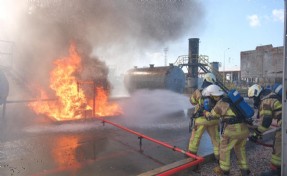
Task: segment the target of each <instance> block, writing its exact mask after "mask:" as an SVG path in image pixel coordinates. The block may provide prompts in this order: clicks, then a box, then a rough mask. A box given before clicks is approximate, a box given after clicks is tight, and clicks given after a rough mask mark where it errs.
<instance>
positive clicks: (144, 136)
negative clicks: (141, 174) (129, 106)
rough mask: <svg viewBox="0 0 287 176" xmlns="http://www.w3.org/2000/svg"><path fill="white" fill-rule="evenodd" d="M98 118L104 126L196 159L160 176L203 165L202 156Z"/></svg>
mask: <svg viewBox="0 0 287 176" xmlns="http://www.w3.org/2000/svg"><path fill="white" fill-rule="evenodd" d="M96 118H97V119H99V120H101V121H102V123H103V124H104V123H108V124H111V125H113V126H115V127H117V128H120V129H122V130H124V131H127V132H129V133H132V134H135V135H137V136H138V138H139V139H140V140H141V139H142V138H144V139H147V140H149V141H151V142H154V143H156V144H159V145H162V146H164V147H166V148H169V149H172V150H173V151H176V152H179V153H183V154H185V155H186V156H189V157H191V158H193V159H195V160H194V161H191V162H189V163H186V164H184V165H181V166H178V167H176V168H173V169H170V170H167V171H163V172H162V173H159V174H158V175H159V176H168V175H172V174H175V173H177V172H179V171H181V170H184V169H187V168H189V167H191V166H195V165H198V164H199V163H202V162H203V161H204V158H203V157H200V156H197V155H195V154H192V153H190V152H187V151H185V150H183V149H180V148H178V147H176V146H172V145H170V144H168V143H165V142H162V141H159V140H157V139H154V138H151V137H149V136H146V135H143V134H141V133H139V132H136V131H133V130H131V129H129V128H127V127H124V126H121V125H119V124H116V123H114V122H111V121H108V120H106V119H104V118H102V117H96Z"/></svg>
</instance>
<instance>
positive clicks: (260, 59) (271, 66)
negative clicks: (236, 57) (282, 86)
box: [240, 45, 283, 84]
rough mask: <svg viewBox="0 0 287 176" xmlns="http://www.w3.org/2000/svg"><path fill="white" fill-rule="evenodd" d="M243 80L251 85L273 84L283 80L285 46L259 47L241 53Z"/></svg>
mask: <svg viewBox="0 0 287 176" xmlns="http://www.w3.org/2000/svg"><path fill="white" fill-rule="evenodd" d="M240 61H241V64H240V70H241V78H242V80H246V81H247V82H251V83H254V82H256V83H260V84H272V83H274V82H280V81H281V80H282V73H283V46H282V47H273V46H272V45H264V46H257V47H256V49H255V50H250V51H242V52H241V53H240Z"/></svg>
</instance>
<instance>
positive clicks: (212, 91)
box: [206, 84, 224, 96]
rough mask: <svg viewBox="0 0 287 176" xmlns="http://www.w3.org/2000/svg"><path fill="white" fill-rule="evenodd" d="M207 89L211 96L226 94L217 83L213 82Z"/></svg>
mask: <svg viewBox="0 0 287 176" xmlns="http://www.w3.org/2000/svg"><path fill="white" fill-rule="evenodd" d="M206 91H207V92H208V93H209V95H211V96H221V95H223V94H224V92H223V90H222V89H221V88H220V87H219V86H218V85H215V84H212V85H210V86H208V87H207V88H206Z"/></svg>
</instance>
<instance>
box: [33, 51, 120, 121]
mask: <svg viewBox="0 0 287 176" xmlns="http://www.w3.org/2000/svg"><path fill="white" fill-rule="evenodd" d="M69 53H70V56H69V57H65V58H62V59H58V60H56V61H54V65H55V68H54V69H53V70H52V71H51V73H50V88H51V89H52V90H54V91H55V94H56V96H57V101H37V102H32V103H29V104H28V106H29V107H30V108H31V109H32V110H33V111H35V112H36V113H37V114H44V115H47V116H48V117H52V118H54V119H56V120H59V121H61V120H72V119H81V118H84V113H85V111H91V110H92V109H93V106H91V105H89V103H88V102H92V101H93V100H88V99H87V98H86V95H85V94H84V91H83V89H81V88H80V87H79V85H78V84H77V79H76V77H75V76H74V74H75V73H77V72H80V71H81V57H80V56H79V54H78V53H77V51H76V47H75V45H71V47H70V49H69ZM95 91H96V95H97V96H96V97H95V102H96V104H97V105H96V107H95V114H97V115H99V116H107V115H119V114H120V113H121V110H120V107H119V105H118V104H115V103H113V104H111V103H108V102H107V92H106V91H105V90H104V89H103V88H101V87H100V88H98V87H97V88H96V90H95ZM40 96H41V97H40V98H41V99H45V98H47V97H48V96H47V94H46V93H45V91H43V90H41V91H40Z"/></svg>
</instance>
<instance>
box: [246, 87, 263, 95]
mask: <svg viewBox="0 0 287 176" xmlns="http://www.w3.org/2000/svg"><path fill="white" fill-rule="evenodd" d="M261 91H262V87H261V86H260V85H258V84H254V85H253V86H251V87H249V88H248V97H249V98H253V97H258V96H259V94H260V92H261Z"/></svg>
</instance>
